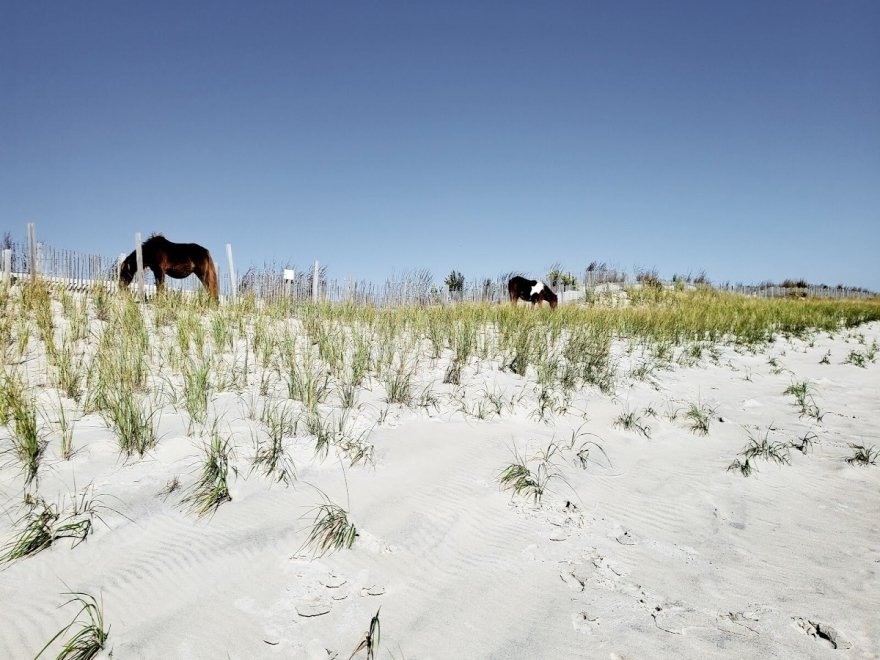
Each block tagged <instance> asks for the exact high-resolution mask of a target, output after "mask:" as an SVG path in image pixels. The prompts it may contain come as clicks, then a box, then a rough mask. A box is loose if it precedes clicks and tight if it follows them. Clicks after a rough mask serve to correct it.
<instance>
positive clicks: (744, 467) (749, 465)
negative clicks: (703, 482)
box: [727, 426, 791, 477]
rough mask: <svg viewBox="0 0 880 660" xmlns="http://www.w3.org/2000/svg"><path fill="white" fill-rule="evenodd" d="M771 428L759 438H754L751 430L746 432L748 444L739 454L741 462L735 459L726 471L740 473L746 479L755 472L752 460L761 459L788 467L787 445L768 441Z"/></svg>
mask: <svg viewBox="0 0 880 660" xmlns="http://www.w3.org/2000/svg"><path fill="white" fill-rule="evenodd" d="M772 430H773V428H772V426H770V427H768V428H767V430H766V431H765V432H764V436H763V437H761V438H758V437H755V436H754V435H753V433H752V431H751V430H747V433H748V437H749V442H748V444H746V446H745V447H744V448H743V450H742V451H741V452H740V455H741V456H742V457H743V460H740V459H738V458H737V459H735V460H734V461H733V463H731V464H730V465H729V466H728V467H727V470H728V471H729V472H736V471H738V472H740V473H741V474H742V475H743V476H744V477H748V476H749V475H751V474H752V472H753V471H754V470H755V467H754V464H753V462H752V461H753V459H756V458H761V459H764V460H766V461H770V462H772V463H776V464H777V465H789V464H790V463H791V461H790V459H789V454H788V448H789V445H787V444H786V443H784V442H776V441H773V442H771V441H770V432H771V431H772Z"/></svg>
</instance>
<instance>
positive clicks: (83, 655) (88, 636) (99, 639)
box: [35, 592, 110, 660]
mask: <svg viewBox="0 0 880 660" xmlns="http://www.w3.org/2000/svg"><path fill="white" fill-rule="evenodd" d="M63 595H66V596H72V598H71V599H70V600H68V601H67V602H66V603H64V605H62V607H64V606H65V605H69V604H71V603H77V604H79V606H80V609H79V611H78V612H77V613H76V616H75V617H74V618H73V621H71V622H70V623H69V624H68V625H66V626H65V627H64V628H62V629H61V630H59V631H58V632H57V633H56V634H55V636H54V637H52V639H50V640H49V641H48V642H47V643H46V645H45V646H44V647H43V648H42V649H41V650H40V652H39V653H37V655H36V658H39V657H40V656H41V655H43V653H45V652H46V649H48V648H49V647H50V646H51V645H52V644H53V643H55V641H56V640H57V639H58V638H60V637H63V636H64V635H66V634H67V633H68V632H69V631H70V629H71V628H73V627H74V626H75V625H77V624H78V625H79V630H77V632H76V633H75V634H74V635H73V636H72V637H71V638H70V639H68V640H67V641H66V642H64V644H63V645H62V647H61V650H60V651H59V652H58V655H57V656H56V660H68V659H69V660H90V659H91V658H94V657H95V656H96V655H97V654H98V653H99V652H100V651H101V650H102V649H103V648H104V646H105V645H106V643H107V638H108V636H109V635H110V626H107V627H106V628H105V627H104V606H103V603H99V602H98V601H97V600H96V599H95V597H94V596H91V595H89V594H86V593H82V592H67V593H65V594H63ZM83 614H85V620H81V619H80V617H81V616H82V615H83ZM36 658H35V660H36Z"/></svg>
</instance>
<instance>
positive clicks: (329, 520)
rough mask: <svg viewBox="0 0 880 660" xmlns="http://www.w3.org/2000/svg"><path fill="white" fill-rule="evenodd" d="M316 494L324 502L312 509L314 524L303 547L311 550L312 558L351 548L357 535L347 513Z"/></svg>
mask: <svg viewBox="0 0 880 660" xmlns="http://www.w3.org/2000/svg"><path fill="white" fill-rule="evenodd" d="M318 492H319V493H321V496H322V497H323V498H324V502H322V503H321V504H319V505H317V506H316V507H315V508H314V509H313V511H314V512H315V518H314V522H313V523H312V529H311V531H310V532H309V537H308V539H306V542H305V544H304V546H303V547H306V548H310V549H311V551H312V555H313V557H323V556H324V555H325V554H327V553H328V552H334V551H338V550H345V549H348V548H351V547H352V546H353V545H354V541H355V539H356V538H357V535H358V532H357V528H356V527H355V525H354V523H352V522H351V520H350V519H349V512H348V511H346V510H345V509H343V508H342V507H341V506H339V505H338V504H334V503H333V502H332V501H330V498H329V497H327V495H326V494H324V493H323V492H321V491H318Z"/></svg>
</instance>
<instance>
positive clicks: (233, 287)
mask: <svg viewBox="0 0 880 660" xmlns="http://www.w3.org/2000/svg"><path fill="white" fill-rule="evenodd" d="M226 261H228V262H229V297H230V298H231V299H232V302H235V299H236V297H238V281H237V280H236V279H235V264H234V263H233V262H232V243H227V244H226Z"/></svg>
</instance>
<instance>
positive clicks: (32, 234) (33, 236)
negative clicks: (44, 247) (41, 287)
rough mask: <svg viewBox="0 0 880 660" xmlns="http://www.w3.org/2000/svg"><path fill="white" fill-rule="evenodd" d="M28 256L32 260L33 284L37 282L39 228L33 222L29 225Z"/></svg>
mask: <svg viewBox="0 0 880 660" xmlns="http://www.w3.org/2000/svg"><path fill="white" fill-rule="evenodd" d="M28 254H29V255H30V260H31V282H36V281H37V228H36V225H34V223H33V222H29V223H28Z"/></svg>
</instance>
